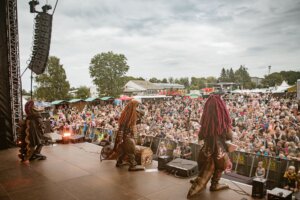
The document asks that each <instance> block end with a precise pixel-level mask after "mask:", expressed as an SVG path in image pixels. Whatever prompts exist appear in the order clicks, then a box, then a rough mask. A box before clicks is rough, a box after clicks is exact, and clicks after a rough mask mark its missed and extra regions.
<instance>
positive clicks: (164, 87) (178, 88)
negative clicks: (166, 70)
mask: <svg viewBox="0 0 300 200" xmlns="http://www.w3.org/2000/svg"><path fill="white" fill-rule="evenodd" d="M153 84H155V85H156V86H158V87H159V94H161V95H167V96H175V95H184V94H185V93H186V90H185V88H184V85H181V84H177V83H153Z"/></svg>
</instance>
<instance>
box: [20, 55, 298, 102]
mask: <svg viewBox="0 0 300 200" xmlns="http://www.w3.org/2000/svg"><path fill="white" fill-rule="evenodd" d="M129 68H130V66H129V65H128V64H127V58H126V57H125V56H124V55H123V54H116V53H113V52H112V51H109V52H103V53H100V54H96V55H95V56H94V57H93V58H92V59H91V62H90V65H89V74H90V77H91V78H92V81H93V83H94V84H95V86H96V87H97V89H98V91H99V92H100V93H101V96H112V97H118V96H119V95H120V94H122V91H123V87H124V85H125V84H126V83H127V82H128V81H130V80H145V79H144V78H142V77H133V76H126V73H127V72H128V70H129ZM297 79H300V71H281V72H274V73H272V74H269V75H267V76H265V77H264V79H263V80H262V82H261V84H260V85H257V84H255V83H253V82H252V81H251V77H250V75H249V73H248V69H247V68H246V67H245V66H243V65H241V66H240V67H239V68H238V69H237V70H235V71H234V70H233V69H232V68H227V69H226V68H222V69H221V72H220V76H219V77H213V76H210V77H191V78H189V77H181V78H174V77H168V78H162V79H158V78H156V77H152V78H150V79H149V81H150V82H152V83H177V84H181V85H184V87H185V88H186V89H187V90H199V89H202V88H207V87H212V86H213V85H214V84H216V83H221V82H232V83H237V85H239V87H241V88H247V89H251V88H254V87H271V86H275V85H279V84H280V83H281V82H282V81H283V80H286V81H287V82H288V84H290V85H293V84H295V82H296V81H297ZM34 80H35V84H36V86H35V88H34V92H33V94H34V97H35V98H36V99H41V100H45V101H53V100H59V99H70V98H81V99H84V98H88V97H89V96H90V89H89V88H88V87H87V86H80V87H78V88H74V87H70V83H69V81H68V79H67V75H66V72H65V70H64V67H63V65H62V64H60V59H59V58H57V57H55V56H50V57H49V60H48V63H47V67H46V70H45V73H44V74H41V75H37V76H36V77H35V78H34ZM70 91H71V92H70ZM22 93H23V95H24V94H25V95H26V94H27V95H28V94H29V92H27V91H25V90H23V91H22Z"/></svg>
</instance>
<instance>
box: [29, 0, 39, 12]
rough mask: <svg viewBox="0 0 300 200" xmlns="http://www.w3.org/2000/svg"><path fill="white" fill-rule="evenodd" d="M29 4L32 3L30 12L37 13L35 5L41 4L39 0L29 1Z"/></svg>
mask: <svg viewBox="0 0 300 200" xmlns="http://www.w3.org/2000/svg"><path fill="white" fill-rule="evenodd" d="M29 5H30V12H31V13H36V12H37V11H36V9H35V6H37V5H39V1H37V0H32V1H30V2H29Z"/></svg>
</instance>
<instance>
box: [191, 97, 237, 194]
mask: <svg viewBox="0 0 300 200" xmlns="http://www.w3.org/2000/svg"><path fill="white" fill-rule="evenodd" d="M200 124H201V129H200V132H199V140H204V145H203V147H202V148H201V150H200V152H199V157H198V168H199V174H198V177H197V178H196V179H194V180H192V181H191V183H192V186H191V188H190V190H189V192H188V195H187V197H188V198H190V197H192V196H194V195H195V194H197V193H199V192H201V191H202V190H203V189H205V187H206V184H207V182H208V181H209V179H210V178H211V186H210V191H218V190H222V189H227V188H229V187H228V186H227V185H223V184H219V180H220V178H221V176H222V172H223V171H224V170H225V169H226V168H227V167H228V165H230V160H229V157H228V154H227V146H226V143H225V142H226V141H227V140H231V139H232V135H231V119H230V117H229V113H228V110H227V109H226V105H225V102H224V101H223V100H222V99H221V97H220V96H218V95H211V96H210V97H209V98H208V99H207V101H206V103H205V106H204V110H203V114H202V117H201V121H200Z"/></svg>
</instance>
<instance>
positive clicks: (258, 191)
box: [252, 178, 267, 198]
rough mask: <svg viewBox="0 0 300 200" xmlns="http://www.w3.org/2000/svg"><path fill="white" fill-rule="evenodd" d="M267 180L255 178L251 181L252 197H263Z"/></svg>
mask: <svg viewBox="0 0 300 200" xmlns="http://www.w3.org/2000/svg"><path fill="white" fill-rule="evenodd" d="M266 186H267V180H266V179H264V178H255V179H253V181H252V197H257V198H263V197H264V196H265V195H266V192H267V188H266Z"/></svg>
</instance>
